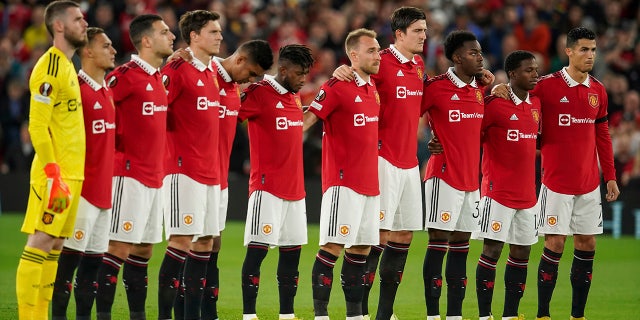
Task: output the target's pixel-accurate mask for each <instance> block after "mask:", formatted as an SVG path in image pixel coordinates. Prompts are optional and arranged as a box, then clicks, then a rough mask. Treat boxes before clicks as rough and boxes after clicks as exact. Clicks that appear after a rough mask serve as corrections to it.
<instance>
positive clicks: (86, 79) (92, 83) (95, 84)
mask: <svg viewBox="0 0 640 320" xmlns="http://www.w3.org/2000/svg"><path fill="white" fill-rule="evenodd" d="M78 77H80V78H82V80H84V82H86V83H87V84H88V85H89V87H91V89H93V91H98V90H100V89H102V88H106V87H107V86H106V85H105V84H104V79H103V80H102V84H99V83H98V82H96V81H95V80H93V79H92V78H91V77H90V76H89V75H88V74H87V73H86V72H84V70H82V69H80V72H78Z"/></svg>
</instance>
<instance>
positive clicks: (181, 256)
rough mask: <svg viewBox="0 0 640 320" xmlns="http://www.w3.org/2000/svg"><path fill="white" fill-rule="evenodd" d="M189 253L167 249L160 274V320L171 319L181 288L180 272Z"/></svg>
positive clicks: (171, 248)
mask: <svg viewBox="0 0 640 320" xmlns="http://www.w3.org/2000/svg"><path fill="white" fill-rule="evenodd" d="M186 257H187V253H186V252H184V251H182V250H178V249H176V248H173V247H167V250H166V251H165V253H164V258H163V259H162V264H161V265H160V272H159V273H158V319H171V310H172V309H173V303H174V300H175V299H176V293H177V292H178V288H179V287H180V278H179V276H180V271H181V270H182V268H183V265H184V260H185V259H186Z"/></svg>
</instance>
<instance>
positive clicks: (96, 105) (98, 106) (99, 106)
mask: <svg viewBox="0 0 640 320" xmlns="http://www.w3.org/2000/svg"><path fill="white" fill-rule="evenodd" d="M93 109H94V110H97V109H102V105H100V102H98V101H96V104H94V105H93Z"/></svg>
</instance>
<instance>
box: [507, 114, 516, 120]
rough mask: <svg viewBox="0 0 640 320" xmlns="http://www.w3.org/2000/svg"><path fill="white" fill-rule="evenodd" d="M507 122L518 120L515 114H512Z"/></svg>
mask: <svg viewBox="0 0 640 320" xmlns="http://www.w3.org/2000/svg"><path fill="white" fill-rule="evenodd" d="M509 120H518V116H516V114H515V113H514V114H512V115H511V118H509Z"/></svg>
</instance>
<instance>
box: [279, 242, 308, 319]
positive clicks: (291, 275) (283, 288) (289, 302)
mask: <svg viewBox="0 0 640 320" xmlns="http://www.w3.org/2000/svg"><path fill="white" fill-rule="evenodd" d="M301 249H302V247H301V246H287V247H280V249H279V251H280V256H279V258H278V272H277V273H278V274H277V277H278V293H279V295H280V314H293V313H294V310H293V301H294V298H295V296H296V293H297V292H298V275H299V272H298V265H299V264H300V252H301Z"/></svg>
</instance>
